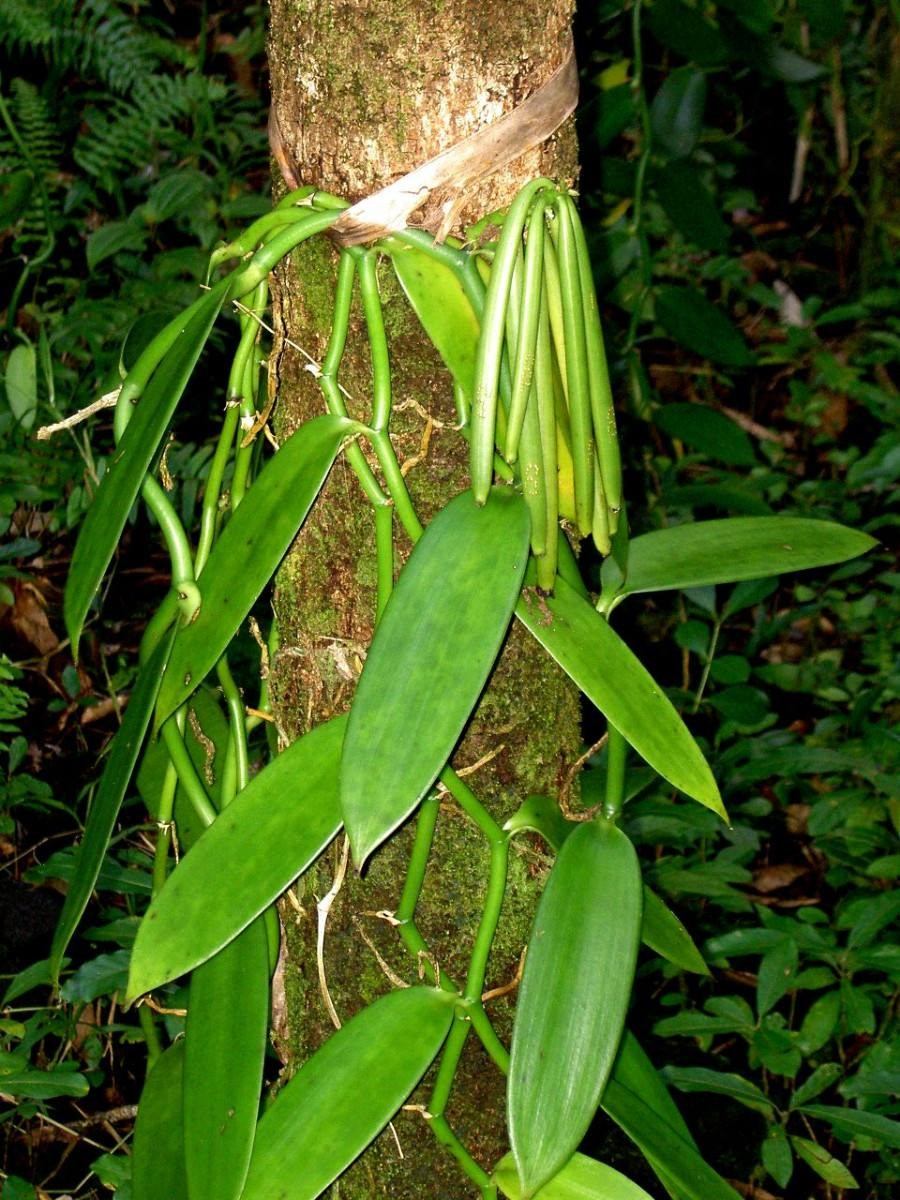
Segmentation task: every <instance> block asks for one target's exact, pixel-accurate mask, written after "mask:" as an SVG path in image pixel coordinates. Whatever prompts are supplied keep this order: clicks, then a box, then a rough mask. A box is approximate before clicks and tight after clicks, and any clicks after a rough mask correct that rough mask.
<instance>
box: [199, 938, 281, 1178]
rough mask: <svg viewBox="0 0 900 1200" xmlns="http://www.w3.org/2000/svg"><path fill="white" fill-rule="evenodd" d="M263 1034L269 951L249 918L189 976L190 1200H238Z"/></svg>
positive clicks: (247, 1155) (256, 1101)
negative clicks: (226, 942)
mask: <svg viewBox="0 0 900 1200" xmlns="http://www.w3.org/2000/svg"><path fill="white" fill-rule="evenodd" d="M268 1029H269V953H268V946H267V943H266V929H265V925H264V924H263V922H262V920H256V921H254V922H253V923H252V924H251V925H248V926H247V928H246V929H245V930H244V931H243V933H241V934H240V935H239V936H238V937H236V938H235V939H234V941H233V942H230V943H229V944H228V945H227V946H225V947H224V948H223V949H222V950H220V951H219V953H218V954H216V955H214V956H213V957H212V958H211V959H209V960H208V962H205V963H203V965H202V966H200V967H198V968H197V969H196V971H194V973H193V974H192V976H191V990H190V999H189V1001H188V1016H187V1027H186V1029H185V1051H184V1126H185V1128H184V1154H185V1163H186V1167H187V1177H188V1185H189V1188H190V1193H191V1200H238V1198H239V1197H240V1195H241V1189H242V1188H243V1186H244V1180H245V1179H246V1177H247V1168H248V1167H249V1165H250V1152H251V1150H252V1149H253V1139H254V1136H255V1134H256V1119H257V1116H258V1113H259V1100H260V1093H261V1091H262V1076H263V1062H264V1059H265V1056H266V1043H267V1040H268Z"/></svg>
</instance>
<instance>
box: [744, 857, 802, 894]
mask: <svg viewBox="0 0 900 1200" xmlns="http://www.w3.org/2000/svg"><path fill="white" fill-rule="evenodd" d="M808 873H809V867H804V866H799V865H798V864H797V863H771V864H770V865H769V866H765V867H758V868H757V870H755V871H754V872H753V886H754V888H756V890H757V891H758V892H762V893H763V895H766V894H768V893H769V892H777V891H780V890H781V889H782V888H786V887H790V885H791V884H792V883H794V882H795V881H796V880H798V879H799V878H800V876H801V875H807V874H808Z"/></svg>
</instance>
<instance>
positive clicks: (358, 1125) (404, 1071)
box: [242, 987, 453, 1200]
mask: <svg viewBox="0 0 900 1200" xmlns="http://www.w3.org/2000/svg"><path fill="white" fill-rule="evenodd" d="M452 1020H453V997H452V995H451V994H450V993H448V992H443V991H440V990H438V989H436V988H428V987H411V988H404V989H402V990H399V991H395V992H390V993H389V994H388V995H386V996H382V997H381V998H380V999H379V1000H376V1001H375V1003H374V1004H370V1005H369V1006H368V1007H367V1008H364V1009H363V1010H362V1012H360V1013H358V1014H357V1015H356V1016H355V1017H354V1018H353V1020H352V1021H349V1022H348V1023H347V1024H346V1025H345V1026H344V1027H343V1028H342V1029H340V1030H338V1032H337V1033H335V1034H333V1035H332V1036H331V1037H330V1038H329V1039H328V1041H327V1042H325V1044H324V1045H323V1046H322V1047H321V1048H320V1049H319V1050H317V1051H316V1053H315V1054H314V1055H313V1056H312V1058H310V1059H309V1060H308V1062H306V1063H304V1065H303V1066H302V1067H301V1068H300V1070H299V1071H298V1073H297V1074H296V1075H295V1076H294V1078H293V1079H292V1080H291V1081H290V1083H289V1084H288V1085H287V1086H286V1087H285V1088H283V1089H282V1090H281V1091H280V1092H279V1093H278V1095H277V1096H276V1097H275V1101H274V1103H273V1104H272V1105H271V1107H270V1108H268V1109H267V1111H266V1113H265V1115H264V1116H263V1118H262V1120H261V1121H260V1123H259V1126H258V1128H257V1132H256V1142H255V1144H254V1147H253V1157H252V1159H251V1161H250V1173H249V1175H248V1177H247V1183H246V1185H245V1187H244V1191H243V1193H242V1200H272V1198H273V1197H274V1196H290V1200H314V1198H315V1197H316V1196H318V1195H320V1194H321V1192H323V1191H324V1189H325V1188H326V1187H328V1185H329V1184H330V1183H331V1182H332V1180H334V1179H336V1178H337V1176H338V1175H340V1173H341V1172H342V1171H343V1170H344V1168H345V1167H347V1166H348V1165H349V1164H350V1163H351V1162H352V1161H353V1160H354V1159H355V1158H356V1156H357V1155H358V1154H360V1153H361V1151H363V1150H364V1149H365V1148H366V1146H368V1144H369V1143H370V1142H371V1141H372V1139H373V1138H374V1137H375V1136H376V1135H377V1134H378V1133H379V1132H380V1131H381V1130H382V1129H383V1128H384V1126H385V1125H386V1124H387V1123H388V1121H389V1120H390V1119H391V1117H392V1116H393V1115H394V1113H395V1112H396V1111H397V1109H398V1108H399V1107H400V1105H401V1104H403V1102H404V1101H405V1100H406V1098H407V1097H408V1096H409V1094H410V1092H411V1091H412V1090H413V1088H414V1087H415V1086H416V1084H417V1083H418V1082H419V1080H420V1079H421V1078H422V1075H423V1074H424V1073H425V1071H426V1069H427V1068H428V1065H429V1064H430V1063H431V1061H432V1059H433V1058H434V1056H435V1055H436V1054H437V1052H438V1050H439V1049H440V1047H441V1044H442V1042H443V1041H444V1038H445V1037H446V1036H447V1032H448V1030H449V1028H450V1024H451V1022H452Z"/></svg>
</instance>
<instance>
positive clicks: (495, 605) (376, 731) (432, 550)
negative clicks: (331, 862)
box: [341, 488, 529, 864]
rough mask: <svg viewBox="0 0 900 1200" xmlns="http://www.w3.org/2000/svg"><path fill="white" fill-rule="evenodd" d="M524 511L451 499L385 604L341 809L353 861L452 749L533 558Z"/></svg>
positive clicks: (519, 504) (505, 502)
mask: <svg viewBox="0 0 900 1200" xmlns="http://www.w3.org/2000/svg"><path fill="white" fill-rule="evenodd" d="M528 537H529V519H528V510H527V508H526V507H525V502H524V501H523V500H522V498H521V496H518V495H516V493H515V492H512V491H510V490H509V489H506V488H494V489H493V490H492V491H491V494H490V498H489V499H488V502H487V504H485V505H484V507H479V506H478V505H477V504H476V503H475V501H474V500H473V499H472V495H471V493H470V492H468V491H466V492H463V493H462V494H461V495H459V496H457V497H456V498H455V499H454V500H451V501H450V503H449V504H448V505H447V506H446V508H444V509H442V510H441V512H440V513H438V515H437V516H436V517H435V518H434V520H433V521H432V522H431V524H430V525H429V526H428V528H427V529H426V530H425V533H424V534H423V535H422V538H421V540H420V541H419V542H418V544H417V545H416V547H415V549H414V550H413V552H412V554H411V555H410V558H409V561H408V562H407V564H406V566H405V567H404V569H403V571H402V573H401V575H400V578H399V580H398V581H397V586H396V587H395V589H394V592H393V594H392V596H391V598H390V600H389V601H388V604H387V607H386V608H385V610H384V615H383V616H382V618H381V623H380V624H379V626H378V630H377V632H376V634H375V637H374V640H373V642H372V645H371V648H370V649H369V654H368V658H367V659H366V665H365V666H364V668H363V672H362V675H361V676H360V680H359V686H358V688H357V690H356V695H355V697H354V699H353V707H352V708H351V710H350V721H349V724H348V726H347V737H346V741H345V743H344V756H343V762H342V764H341V807H342V810H343V814H344V824H345V825H346V827H347V833H348V835H349V837H350V844H351V846H352V848H353V856H354V860H355V861H356V863H357V864H362V863H363V862H364V861H365V859H366V858H367V857H368V856H369V854H371V853H372V851H373V850H374V849H375V848H376V846H378V845H379V844H380V843H381V842H382V841H383V840H384V839H385V838H386V837H387V836H388V835H389V834H390V833H391V832H392V831H393V830H394V829H396V828H397V826H398V825H399V824H400V823H401V822H402V821H403V820H404V819H405V818H406V817H407V816H408V815H409V814H410V812H412V810H413V809H414V808H415V806H416V805H417V804H418V802H419V801H420V800H421V799H422V797H423V796H424V795H425V793H426V792H427V791H428V789H429V788H430V787H431V785H432V784H433V783H434V781H435V779H436V778H437V776H438V774H439V773H440V771H441V770H442V769H443V767H444V765H445V763H446V762H447V760H448V758H449V757H450V755H451V754H452V752H453V747H454V746H455V745H456V742H457V740H458V739H459V736H460V734H461V733H462V731H463V727H464V726H465V724H466V721H468V719H469V717H470V715H471V713H472V709H473V708H474V707H475V703H476V701H477V700H478V697H479V695H480V693H481V690H482V688H483V687H484V685H485V682H486V681H487V677H488V675H489V673H490V670H491V667H492V666H493V664H494V659H495V658H496V657H497V653H498V651H499V649H500V644H501V642H502V641H503V637H504V635H505V633H506V630H507V627H508V626H509V622H510V619H511V617H512V613H513V609H514V607H515V603H516V600H517V598H518V595H519V588H520V587H521V584H522V577H523V575H524V573H525V564H526V561H527V558H528Z"/></svg>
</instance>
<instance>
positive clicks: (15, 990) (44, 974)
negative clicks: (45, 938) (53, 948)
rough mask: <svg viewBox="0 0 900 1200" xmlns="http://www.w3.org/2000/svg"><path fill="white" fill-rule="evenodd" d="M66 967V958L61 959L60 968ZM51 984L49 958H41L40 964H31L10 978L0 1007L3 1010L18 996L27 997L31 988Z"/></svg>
mask: <svg viewBox="0 0 900 1200" xmlns="http://www.w3.org/2000/svg"><path fill="white" fill-rule="evenodd" d="M68 965H69V960H68V959H67V958H65V959H63V960H62V962H61V963H60V967H67V966H68ZM57 974H58V972H57ZM53 982H54V980H53V977H52V975H51V972H50V959H49V958H43V959H41V961H40V962H36V963H32V964H31V966H29V967H25V968H24V969H23V970H21V971H20V972H19V973H18V975H14V976H13V977H12V979H11V980H10V983H9V986H8V987H7V989H6V991H5V992H4V993H3V999H2V1000H0V1007H2V1008H5V1007H6V1005H7V1004H12V1002H13V1000H18V999H19V997H20V996H27V995H28V993H29V992H30V991H31V990H32V988H38V987H50V986H51V985H52V984H53Z"/></svg>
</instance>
